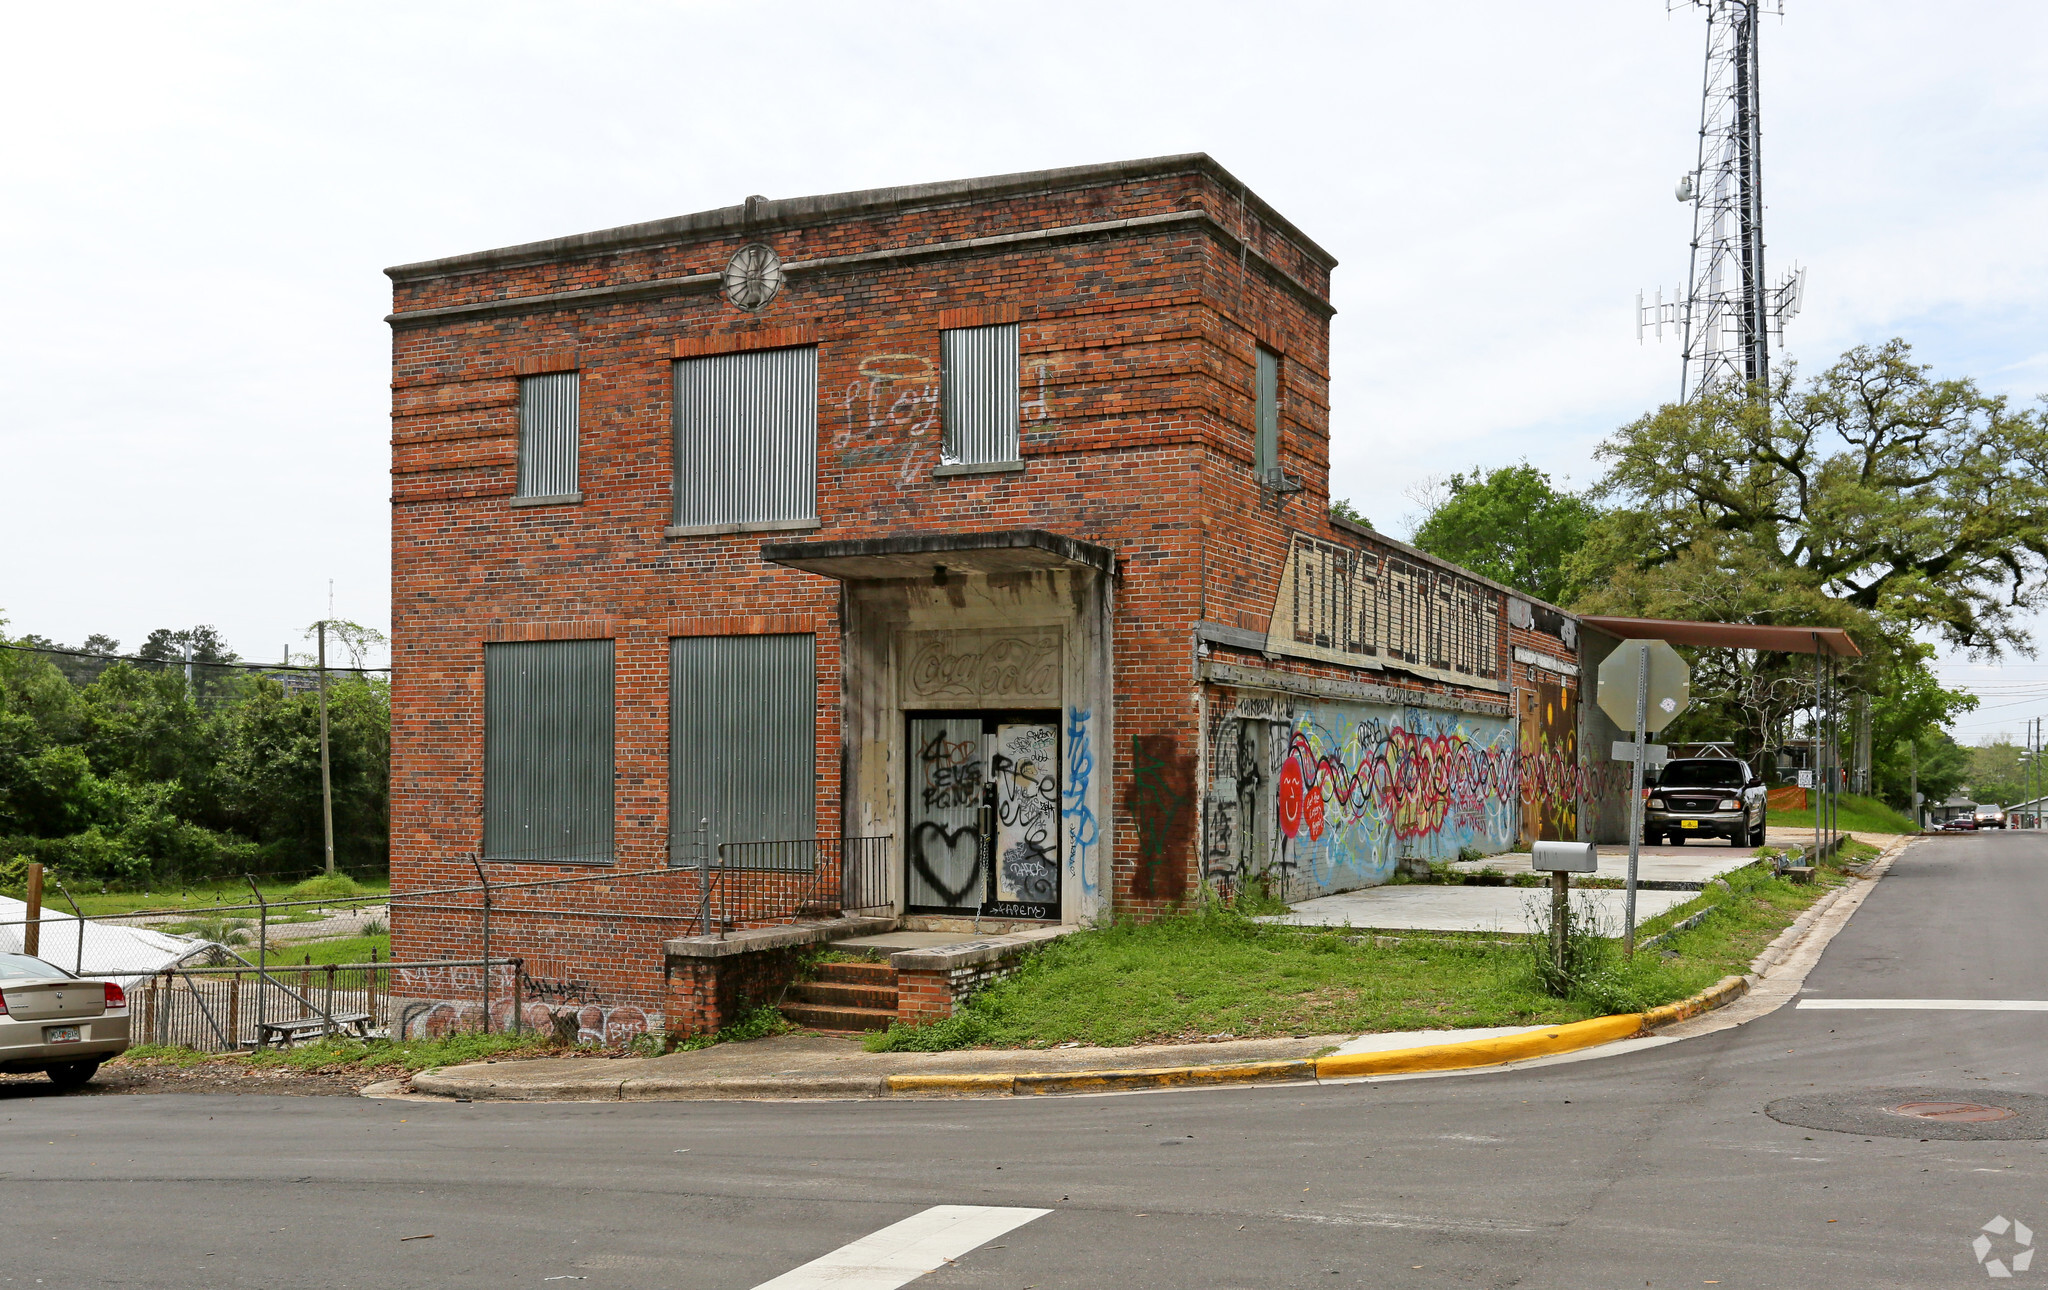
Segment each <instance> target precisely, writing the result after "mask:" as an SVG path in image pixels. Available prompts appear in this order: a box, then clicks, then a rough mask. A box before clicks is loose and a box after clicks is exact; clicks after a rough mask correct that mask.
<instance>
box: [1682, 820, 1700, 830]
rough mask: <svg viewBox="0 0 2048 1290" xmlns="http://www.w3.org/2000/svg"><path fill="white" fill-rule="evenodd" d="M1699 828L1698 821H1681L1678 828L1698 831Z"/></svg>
mask: <svg viewBox="0 0 2048 1290" xmlns="http://www.w3.org/2000/svg"><path fill="white" fill-rule="evenodd" d="M1699 826H1700V822H1699V821H1698V820H1680V821H1679V822H1678V827H1679V828H1681V829H1696V828H1698V827H1699Z"/></svg>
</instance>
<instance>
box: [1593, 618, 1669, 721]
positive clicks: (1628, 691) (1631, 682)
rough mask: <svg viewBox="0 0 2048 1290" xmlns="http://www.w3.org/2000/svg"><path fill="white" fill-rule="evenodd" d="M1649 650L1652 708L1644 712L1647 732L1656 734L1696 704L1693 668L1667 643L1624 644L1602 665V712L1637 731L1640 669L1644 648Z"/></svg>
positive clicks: (1643, 641) (1639, 641)
mask: <svg viewBox="0 0 2048 1290" xmlns="http://www.w3.org/2000/svg"><path fill="white" fill-rule="evenodd" d="M1645 646H1647V647H1648V649H1649V656H1650V659H1649V661H1650V687H1649V698H1650V702H1649V705H1648V706H1647V707H1646V708H1645V709H1644V712H1643V729H1645V730H1648V731H1651V732H1653V733H1654V732H1655V731H1658V730H1662V729H1663V728H1664V727H1666V726H1668V725H1670V724H1671V722H1672V719H1673V718H1675V717H1676V716H1677V715H1678V714H1679V713H1681V712H1683V711H1685V709H1686V707H1687V705H1689V704H1690V703H1691V702H1692V669H1691V668H1689V667H1687V666H1686V665H1685V660H1684V659H1682V658H1680V657H1678V651H1677V650H1675V649H1672V648H1671V647H1670V646H1669V645H1667V644H1665V643H1664V642H1663V641H1645V640H1633V641H1623V642H1622V643H1621V645H1620V646H1619V647H1618V648H1616V649H1615V651H1614V652H1613V653H1612V654H1609V655H1608V656H1607V659H1606V661H1605V662H1603V663H1601V664H1600V672H1599V690H1598V694H1599V699H1600V710H1601V711H1602V712H1604V713H1606V714H1607V715H1608V717H1609V719H1611V720H1612V721H1613V722H1614V724H1615V725H1617V726H1620V727H1621V728H1622V729H1623V730H1628V731H1633V730H1634V729H1635V728H1636V667H1637V665H1638V664H1639V663H1640V662H1641V660H1642V657H1643V652H1644V647H1645Z"/></svg>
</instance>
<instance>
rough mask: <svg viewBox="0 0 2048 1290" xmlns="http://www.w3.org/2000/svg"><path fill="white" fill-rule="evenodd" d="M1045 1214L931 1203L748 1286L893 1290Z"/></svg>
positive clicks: (788, 1289)
mask: <svg viewBox="0 0 2048 1290" xmlns="http://www.w3.org/2000/svg"><path fill="white" fill-rule="evenodd" d="M1050 1213H1052V1211H1051V1210H1049V1209H1010V1208H1004V1207H1000V1206H995V1205H934V1206H932V1207H931V1208H930V1209H928V1210H925V1211H924V1212H923V1213H921V1214H912V1215H911V1216H910V1217H909V1218H906V1219H904V1220H903V1221H902V1222H900V1223H891V1224H890V1225H889V1226H887V1227H885V1228H883V1229H882V1230H881V1231H879V1232H871V1233H869V1234H868V1235H866V1236H863V1237H861V1238H860V1239H859V1240H858V1241H854V1242H852V1243H851V1244H847V1245H842V1246H840V1247H839V1248H838V1249H836V1250H834V1251H832V1252H831V1253H830V1254H827V1255H825V1256H823V1257H822V1258H816V1259H812V1260H811V1261H810V1262H809V1263H806V1264H804V1265H803V1266H802V1267H800V1268H792V1269H791V1270H789V1271H788V1272H785V1273H783V1274H782V1275H781V1276H779V1277H776V1278H775V1279H774V1280H773V1281H763V1282H762V1283H761V1284H760V1285H758V1286H755V1287H754V1290H896V1287H898V1286H902V1285H908V1284H910V1283H911V1282H912V1281H915V1280H917V1279H918V1278H919V1277H921V1276H923V1275H924V1274H925V1273H927V1272H933V1271H936V1270H938V1269H939V1268H940V1267H941V1266H943V1265H944V1264H946V1263H947V1262H949V1261H951V1260H953V1259H957V1258H959V1257H960V1256H961V1255H963V1254H965V1253H967V1252H968V1251H969V1250H971V1249H973V1248H975V1247H976V1246H978V1245H984V1244H986V1243H987V1242H989V1241H993V1240H994V1239H996V1238H997V1237H998V1236H1001V1235H1002V1234H1003V1233H1005V1232H1010V1231H1014V1230H1016V1229H1017V1228H1020V1227H1022V1226H1024V1224H1026V1223H1028V1222H1030V1221H1031V1220H1032V1219H1034V1218H1042V1217H1044V1216H1045V1215H1047V1214H1050Z"/></svg>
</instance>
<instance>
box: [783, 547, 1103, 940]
mask: <svg viewBox="0 0 2048 1290" xmlns="http://www.w3.org/2000/svg"><path fill="white" fill-rule="evenodd" d="M761 554H762V558H763V559H765V560H767V561H769V562H770V563H774V564H782V565H786V566H788V567H791V568H797V569H803V570H806V571H808V572H812V573H818V574H822V575H824V576H826V577H830V578H835V579H838V580H839V581H840V583H841V586H842V594H841V606H842V611H841V612H842V622H843V633H844V635H843V640H844V648H843V649H842V652H841V660H842V662H841V666H842V668H843V669H844V675H843V677H842V680H841V688H842V693H843V695H844V699H843V702H844V704H845V712H844V714H843V722H842V726H841V728H842V729H843V730H844V732H845V735H844V739H845V744H844V746H843V748H842V750H841V762H842V766H843V768H844V774H843V779H842V793H843V797H842V812H843V821H842V828H843V830H844V832H845V833H847V834H848V835H850V836H852V835H873V834H888V835H891V836H893V837H895V838H897V839H898V840H899V848H898V851H899V855H902V854H904V853H905V852H906V850H907V846H908V843H909V840H910V829H911V827H912V821H911V818H910V817H911V811H910V807H911V803H910V801H909V797H908V792H907V788H908V785H909V782H910V777H911V774H912V771H913V769H914V768H913V766H912V758H913V755H914V752H915V750H914V749H911V748H910V747H909V746H908V743H909V739H908V731H909V718H910V717H911V716H912V715H914V714H917V713H920V712H925V713H931V712H956V713H957V712H969V711H981V712H1021V711H1032V712H1056V713H1057V714H1058V783H1057V790H1058V799H1059V804H1058V843H1059V846H1058V851H1059V864H1060V870H1061V873H1060V892H1059V917H1060V921H1062V922H1065V923H1075V922H1080V921H1083V920H1085V919H1092V918H1095V917H1097V916H1099V915H1101V914H1103V913H1106V912H1107V910H1108V907H1109V885H1108V879H1109V863H1110V862H1109V844H1110V837H1111V827H1110V820H1111V814H1110V812H1111V797H1110V756H1109V749H1110V748H1112V747H1113V744H1112V737H1113V736H1112V724H1113V723H1112V712H1111V675H1112V672H1111V648H1112V645H1111V637H1112V632H1111V613H1112V611H1113V586H1114V578H1113V575H1114V570H1115V558H1114V556H1113V555H1112V553H1111V552H1109V551H1108V550H1106V549H1105V548H1103V547H1100V546H1096V545H1093V544H1091V543H1087V542H1082V541H1079V540H1076V539H1073V538H1068V537H1063V536H1061V535H1058V534H1054V533H1047V532H1044V531H1043V530H1037V529H1015V530H1004V531H1000V532H994V533H958V534H944V533H941V534H919V535H916V536H910V537H901V538H882V539H871V540H864V541H853V542H777V543H769V544H766V545H764V546H763V547H762V551H761ZM904 879H905V875H904V873H903V872H902V870H901V867H900V866H899V871H898V873H897V874H896V876H895V886H894V888H893V893H892V894H893V895H894V897H895V901H896V906H897V908H898V909H899V910H901V909H902V908H903V907H904V904H905V898H906V895H907V892H906V884H905V881H904Z"/></svg>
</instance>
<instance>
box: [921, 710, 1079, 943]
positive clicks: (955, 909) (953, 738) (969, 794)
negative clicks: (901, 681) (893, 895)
mask: <svg viewBox="0 0 2048 1290" xmlns="http://www.w3.org/2000/svg"><path fill="white" fill-rule="evenodd" d="M908 734H909V749H910V757H909V766H908V780H909V784H908V788H909V820H908V826H909V827H908V830H907V837H908V845H906V846H905V847H904V867H905V875H904V889H905V892H906V893H907V900H906V901H905V904H906V905H907V907H908V908H909V909H910V910H911V911H913V912H925V913H951V914H974V915H976V916H986V917H989V918H1033V919H1057V918H1058V917H1059V916H1060V795H1059V719H1058V715H1057V714H1054V713H1036V712H1033V713H1000V712H947V713H940V712H920V713H915V714H912V715H910V717H909V720H908Z"/></svg>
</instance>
